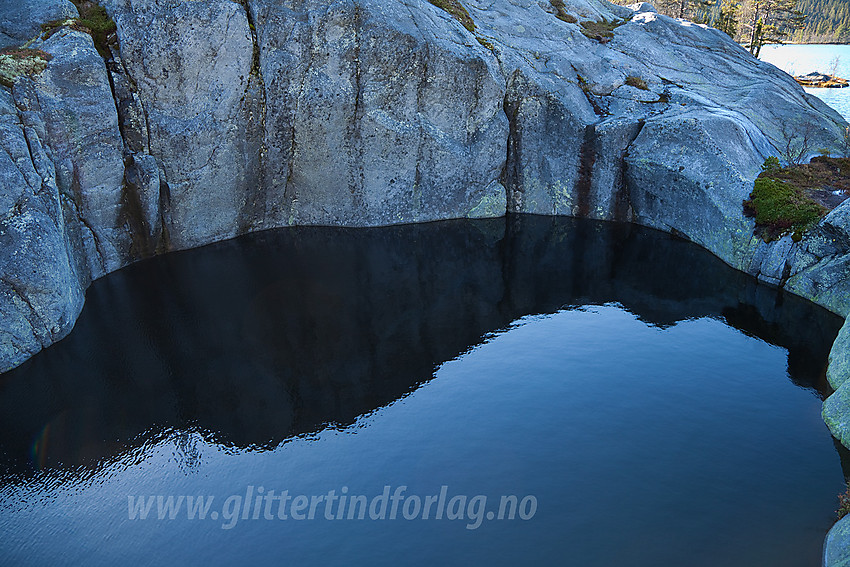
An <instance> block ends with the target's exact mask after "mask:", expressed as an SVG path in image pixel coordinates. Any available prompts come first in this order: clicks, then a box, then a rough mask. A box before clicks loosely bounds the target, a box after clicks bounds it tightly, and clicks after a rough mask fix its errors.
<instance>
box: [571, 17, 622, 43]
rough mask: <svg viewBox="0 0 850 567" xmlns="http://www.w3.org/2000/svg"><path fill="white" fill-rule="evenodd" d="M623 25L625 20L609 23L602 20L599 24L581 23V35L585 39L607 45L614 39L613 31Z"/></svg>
mask: <svg viewBox="0 0 850 567" xmlns="http://www.w3.org/2000/svg"><path fill="white" fill-rule="evenodd" d="M625 23H626V20H613V21H610V22H609V21H608V20H606V19H604V18H603V19H602V20H601V21H599V22H591V21H588V22H582V23H581V33H583V34H584V35H585V37H589V38H590V39H595V40H596V41H598V42H599V43H608V40H610V39H613V37H614V30H615V29H616V28H618V27H620V26H622V25H623V24H625Z"/></svg>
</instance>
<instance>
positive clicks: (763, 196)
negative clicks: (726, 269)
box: [744, 177, 826, 242]
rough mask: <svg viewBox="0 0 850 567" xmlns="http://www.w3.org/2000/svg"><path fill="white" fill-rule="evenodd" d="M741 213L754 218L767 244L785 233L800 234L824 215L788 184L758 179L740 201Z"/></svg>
mask: <svg viewBox="0 0 850 567" xmlns="http://www.w3.org/2000/svg"><path fill="white" fill-rule="evenodd" d="M744 213H745V214H746V215H747V216H750V217H755V219H756V226H757V227H759V228H760V229H761V231H762V236H763V237H764V239H765V241H768V242H769V241H771V240H775V239H776V238H779V237H780V236H782V235H783V234H787V233H789V232H794V233H802V232H803V231H804V230H806V229H807V228H809V227H810V226H811V225H813V224H814V223H816V222H817V221H818V220H820V218H821V217H822V216H823V215H824V214H826V208H825V207H823V206H822V205H820V204H818V203H817V202H815V201H814V200H812V199H811V198H810V197H808V196H807V195H806V194H805V193H804V192H803V190H802V189H800V188H799V187H797V186H796V185H794V184H792V183H790V182H783V181H779V180H777V179H771V178H769V177H758V178H757V179H756V181H755V184H754V186H753V191H752V193H750V198H749V199H747V200H746V201H744Z"/></svg>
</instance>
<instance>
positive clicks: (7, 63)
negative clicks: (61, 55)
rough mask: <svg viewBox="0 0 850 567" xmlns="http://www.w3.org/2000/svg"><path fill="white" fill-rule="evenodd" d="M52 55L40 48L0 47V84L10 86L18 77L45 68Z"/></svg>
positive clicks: (38, 71)
mask: <svg viewBox="0 0 850 567" xmlns="http://www.w3.org/2000/svg"><path fill="white" fill-rule="evenodd" d="M52 58H53V56H52V55H50V54H49V53H46V52H44V51H42V50H40V49H27V48H24V47H7V48H5V49H0V85H3V86H4V87H9V88H11V87H12V85H14V83H15V80H16V79H17V78H18V77H21V76H24V75H28V76H29V75H34V74H36V73H40V72H42V71H44V70H45V69H46V68H47V62H48V61H50V60H51V59H52Z"/></svg>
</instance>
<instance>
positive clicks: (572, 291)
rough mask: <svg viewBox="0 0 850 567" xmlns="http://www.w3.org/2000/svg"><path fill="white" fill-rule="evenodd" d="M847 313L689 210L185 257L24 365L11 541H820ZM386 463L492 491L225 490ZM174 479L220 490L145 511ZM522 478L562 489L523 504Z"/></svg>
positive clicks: (268, 486) (135, 556) (386, 481)
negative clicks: (682, 220) (763, 277)
mask: <svg viewBox="0 0 850 567" xmlns="http://www.w3.org/2000/svg"><path fill="white" fill-rule="evenodd" d="M840 324H841V320H840V319H839V318H837V317H835V316H832V315H830V314H829V313H827V312H825V311H824V310H822V309H820V308H818V307H816V306H813V305H812V304H810V303H808V302H806V301H803V300H801V299H799V298H796V297H793V296H789V295H784V294H781V293H779V292H777V291H776V290H775V289H772V288H769V287H766V286H762V285H757V284H756V283H755V282H754V281H753V280H752V279H751V278H748V277H746V276H744V275H743V274H741V273H739V272H736V271H734V270H731V269H729V268H728V267H727V266H725V265H724V264H722V263H721V262H720V261H719V260H717V259H716V258H714V257H713V256H711V255H710V254H708V253H707V252H705V251H703V250H701V249H699V248H697V247H695V246H693V245H691V244H689V243H687V242H684V241H682V240H678V239H675V238H673V237H671V236H669V235H665V234H661V233H658V232H654V231H650V230H646V229H642V228H639V227H632V226H627V225H618V224H607V223H599V222H592V221H579V220H572V219H563V218H559V219H552V218H545V217H511V218H509V219H507V220H506V219H494V220H482V221H452V222H441V223H432V224H427V225H419V226H404V227H393V228H383V229H361V230H351V229H328V228H300V229H287V230H279V231H274V232H267V233H261V234H255V235H251V236H248V237H245V238H240V239H237V240H234V241H229V242H223V243H219V244H215V245H212V246H208V247H205V248H202V249H199V250H193V251H188V252H182V253H177V254H172V255H168V256H165V257H161V258H156V259H153V260H150V261H146V262H142V263H139V264H136V265H134V266H131V267H128V268H127V269H125V270H122V271H120V272H118V273H116V274H112V275H111V276H108V277H106V278H103V279H102V280H99V281H98V282H95V284H94V285H93V286H92V288H91V289H90V290H89V291H88V293H87V302H86V307H85V309H84V311H83V313H82V316H81V317H80V319H79V321H78V323H77V326H76V328H75V330H74V331H73V333H72V334H71V335H70V336H69V337H68V338H67V339H65V340H63V341H61V342H60V343H58V344H56V345H54V346H53V347H50V348H48V349H46V350H45V351H44V352H43V353H41V354H39V355H37V356H36V357H34V358H33V359H31V360H30V361H29V362H27V363H26V364H24V365H23V366H22V367H20V368H19V369H17V370H15V371H12V372H10V373H7V374H5V375H2V376H0V532H2V534H3V538H2V540H0V564H3V565H66V564H68V565H70V564H81V563H82V564H86V565H115V564H125V563H129V564H134V565H162V564H199V563H200V564H204V563H205V564H210V565H223V564H250V563H272V562H273V563H274V564H282V565H289V564H292V565H302V564H314V565H399V564H412V565H433V564H437V563H445V564H449V565H468V564H481V565H516V564H529V565H531V564H557V565H575V566H582V567H587V566H600V567H601V566H611V565H620V564H624V565H625V564H627V565H630V566H659V565H661V566H664V565H669V566H681V565H689V566H717V565H724V566H742V567H743V566H747V567H753V566H756V565H770V566H772V567H777V566H784V565H787V566H789V567H790V566H795V567H799V566H806V565H810V566H813V567H814V566H816V565H819V564H820V553H821V545H822V541H823V537H824V535H825V533H826V531H827V530H828V529H829V527H830V525H831V523H832V521H833V510H834V508H835V506H836V494H837V493H838V492H839V491H840V490H841V488H842V485H843V474H842V466H841V462H842V458H843V457H842V455H843V454H842V453H840V452H839V450H840V449H839V448H837V447H836V445H835V443H834V442H833V440H832V438H831V436H830V435H829V433H828V431H827V429H826V427H825V425H824V424H823V422H822V421H821V419H820V405H821V396H822V395H823V394H824V393H826V392H827V386H826V385H825V382H824V379H823V371H824V365H825V361H826V356H827V353H828V349H829V345H830V344H831V341H832V339H833V338H834V336H835V334H836V333H837V330H838V328H839V326H840ZM385 486H389V487H391V490H393V491H395V490H396V489H398V488H399V487H404V492H403V493H402V497H403V498H409V497H411V496H417V497H418V498H420V500H424V499H425V498H426V497H427V496H429V495H433V496H437V495H439V493H440V491H441V488H442V487H443V486H445V487H446V489H445V490H446V493H447V495H448V497H449V498H451V497H453V496H459V495H465V496H467V498H468V502H467V506H466V507H465V508H463V509H464V511H465V515H464V517H463V518H456V519H448V517H447V516H448V515H449V514H448V513H446V514H445V515H444V517H443V518H442V519H440V520H437V519H435V518H434V516H433V515H432V516H430V517H429V518H428V519H423V518H422V516H421V514H420V515H419V516H416V517H415V519H410V520H407V519H405V518H404V515H403V510H402V509H401V508H400V509H399V511H398V514H397V517H396V519H395V520H391V519H389V517H388V515H386V516H385V519H375V520H373V519H370V516H369V515H368V514H367V515H365V517H364V519H363V520H357V519H351V520H348V519H346V513H343V514H342V515H341V519H339V520H337V519H325V517H324V508H323V507H321V506H320V507H318V508H317V511H316V514H315V518H314V519H312V520H310V519H304V520H296V519H293V517H292V516H288V517H287V519H286V520H281V519H278V518H277V516H276V515H275V513H274V511H276V510H277V506H275V507H274V508H273V512H272V519H265V510H261V509H260V508H258V507H254V508H253V509H245V508H244V507H243V508H240V509H239V512H238V513H237V514H236V515H235V516H234V515H232V514H228V512H229V511H232V510H233V508H229V509H228V508H226V505H225V502H227V501H228V500H230V502H231V504H233V503H235V502H236V501H237V499H242V501H243V502H248V501H250V500H253V499H254V498H255V497H256V495H257V494H259V493H260V487H262V489H263V490H262V492H263V494H269V493H270V491H272V490H274V491H275V494H280V493H281V491H283V490H288V491H289V494H290V495H306V496H308V497H309V496H313V495H327V494H328V492H329V491H331V490H333V491H335V494H336V495H337V496H339V495H341V494H343V493H346V494H347V495H352V496H353V495H364V496H367V497H369V498H370V499H371V498H373V497H375V496H377V495H380V494H381V493H382V491H383V490H384V487H385ZM156 495H161V496H163V497H164V498H167V497H168V496H169V495H170V496H173V497H178V496H181V495H182V496H189V495H191V496H193V497H197V496H198V495H204V496H206V497H209V496H213V497H214V501H213V504H212V505H211V507H210V510H209V514H208V516H207V518H206V519H204V520H200V519H198V518H195V519H193V520H189V519H187V512H186V511H185V508H184V509H183V510H181V513H178V514H176V515H175V519H173V520H169V519H167V515H166V518H165V519H162V520H158V519H157V509H156V504H154V505H153V508H152V512H151V513H150V515H149V517H148V518H147V519H144V520H142V519H139V518H136V519H130V517H129V511H128V496H129V497H133V498H135V497H137V496H156ZM476 495H481V496H484V497H486V498H487V501H486V503H485V507H483V508H481V509H480V510H479V509H471V508H470V507H469V506H468V504H469V502H470V501H471V499H472V498H473V497H475V496H476ZM503 495H514V496H516V497H517V499H518V500H519V499H521V498H528V497H533V498H534V501H535V502H536V504H537V506H536V509H535V510H534V511H533V512H534V513H533V514H529V513H526V514H525V516H527V519H522V518H521V517H519V516H518V515H517V516H515V517H514V519H513V520H509V519H502V520H499V519H497V517H495V516H496V514H495V512H496V511H497V510H498V506H499V500H500V497H501V496H503ZM410 501H411V509H410V510H412V506H413V505H414V504H415V501H413V500H410ZM405 502H406V500H402V502H401V506H404V504H405ZM479 502H480V500H479ZM527 502H528V503H530V502H531V500H528V501H527ZM243 511H244V516H243V515H242V512H243ZM376 511H377V509H376ZM479 511H480V512H482V513H481V514H478V512H479ZM488 511H491V512H494V519H492V520H488V519H487V516H486V512H488ZM526 512H530V508H527V509H526ZM213 513H215V514H218V516H217V518H216V519H212V515H213ZM470 513H471V514H472V515H473V516H476V517H480V519H479V520H476V519H471V518H470V517H469V516H470ZM255 514H256V516H255ZM255 517H256V519H254V518H255ZM335 517H336V516H335V513H333V512H332V513H331V518H335ZM354 517H355V518H356V517H357V516H356V515H355V516H354ZM377 517H380V515H379V514H377ZM223 528H229V529H223ZM470 528H472V529H470Z"/></svg>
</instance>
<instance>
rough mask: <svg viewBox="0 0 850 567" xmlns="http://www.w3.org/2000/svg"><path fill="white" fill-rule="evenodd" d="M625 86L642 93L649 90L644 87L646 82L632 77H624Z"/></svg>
mask: <svg viewBox="0 0 850 567" xmlns="http://www.w3.org/2000/svg"><path fill="white" fill-rule="evenodd" d="M626 84H627V85H629V86H630V87H635V88H636V89H641V90H643V91H648V90H649V87H647V86H646V81H644V80H643V79H641V78H640V77H635V76H633V75H629V76H628V77H626Z"/></svg>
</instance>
